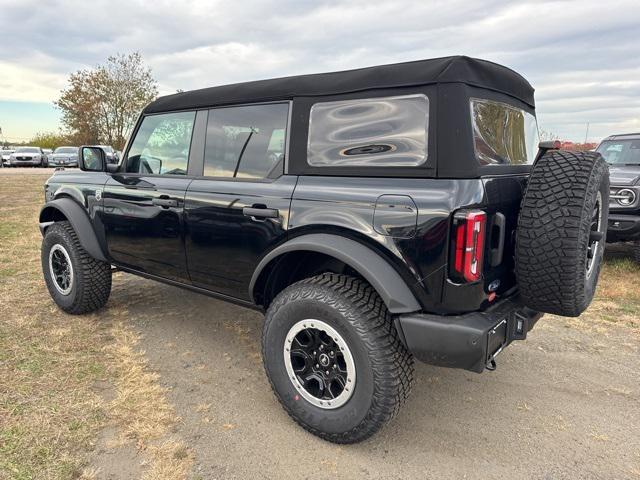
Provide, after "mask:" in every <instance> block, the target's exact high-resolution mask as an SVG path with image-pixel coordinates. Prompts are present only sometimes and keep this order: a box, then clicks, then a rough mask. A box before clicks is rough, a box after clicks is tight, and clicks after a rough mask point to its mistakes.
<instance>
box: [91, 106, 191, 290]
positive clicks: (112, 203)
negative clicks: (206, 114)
mask: <svg viewBox="0 0 640 480" xmlns="http://www.w3.org/2000/svg"><path fill="white" fill-rule="evenodd" d="M195 115H196V113H195V112H178V113H166V114H158V115H150V116H147V117H145V118H144V119H143V120H142V123H141V124H140V127H139V128H138V130H137V132H136V135H135V137H134V140H133V142H132V144H131V147H130V149H129V151H128V153H127V158H126V159H125V160H124V161H125V164H124V169H123V170H124V171H123V172H122V173H118V174H114V175H112V177H111V178H110V179H109V181H108V182H107V184H106V185H105V188H104V192H103V199H104V200H103V201H104V215H103V222H104V226H105V235H106V241H107V248H108V250H109V255H110V256H111V258H112V259H113V260H114V261H115V262H116V263H117V264H119V265H121V266H124V267H128V268H132V269H135V270H139V271H142V272H145V273H149V274H152V275H156V276H159V277H163V278H167V279H170V280H174V281H179V282H188V281H189V275H188V273H187V268H186V260H185V255H184V196H185V192H186V190H187V187H188V185H189V183H190V182H191V180H192V177H190V176H189V175H187V173H188V165H189V155H190V146H191V137H192V132H193V125H194V121H195Z"/></svg>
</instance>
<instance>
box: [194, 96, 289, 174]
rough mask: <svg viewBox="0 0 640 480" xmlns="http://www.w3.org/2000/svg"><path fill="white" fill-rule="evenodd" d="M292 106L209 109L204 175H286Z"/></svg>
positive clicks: (271, 105) (248, 106) (275, 105)
mask: <svg viewBox="0 0 640 480" xmlns="http://www.w3.org/2000/svg"><path fill="white" fill-rule="evenodd" d="M288 114H289V105H288V104H286V103H274V104H264V105H247V106H241V107H226V108H215V109H212V110H209V119H208V121H207V137H206V146H205V152H204V175H205V176H208V177H229V178H267V177H272V176H274V175H277V173H282V171H283V166H284V155H285V143H286V130H287V118H288Z"/></svg>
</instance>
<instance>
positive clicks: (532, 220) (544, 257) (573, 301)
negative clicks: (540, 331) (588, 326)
mask: <svg viewBox="0 0 640 480" xmlns="http://www.w3.org/2000/svg"><path fill="white" fill-rule="evenodd" d="M608 215H609V172H608V167H607V164H606V162H605V161H604V159H603V158H602V156H601V155H600V154H599V153H596V152H566V151H552V152H547V153H545V154H544V155H543V156H542V157H541V158H540V159H539V160H538V161H537V162H536V164H535V165H534V167H533V171H532V173H531V176H530V177H529V181H528V184H527V188H526V191H525V194H524V197H523V199H522V206H521V209H520V216H519V218H518V229H517V233H516V256H515V257H516V275H517V277H518V283H519V286H520V293H521V295H522V298H523V300H524V302H525V304H526V305H527V306H528V307H530V308H532V309H535V310H538V311H540V312H547V313H554V314H557V315H564V316H570V317H575V316H578V315H580V314H581V313H582V312H583V311H584V310H585V309H586V308H587V307H588V306H589V304H590V303H591V300H592V299H593V295H594V293H595V289H596V285H597V282H598V275H599V273H600V264H601V262H602V258H603V254H604V246H605V239H606V238H605V237H606V231H607V219H608Z"/></svg>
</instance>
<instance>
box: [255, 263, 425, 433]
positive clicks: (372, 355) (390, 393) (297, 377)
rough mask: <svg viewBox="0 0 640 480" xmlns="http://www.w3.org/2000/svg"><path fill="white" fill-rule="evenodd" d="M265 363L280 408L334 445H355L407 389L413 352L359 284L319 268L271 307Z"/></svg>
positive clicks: (393, 408) (383, 309) (376, 300)
mask: <svg viewBox="0 0 640 480" xmlns="http://www.w3.org/2000/svg"><path fill="white" fill-rule="evenodd" d="M262 355H263V362H264V367H265V370H266V373H267V376H268V378H269V381H270V382H271V386H272V388H273V390H274V392H275V394H276V396H277V397H278V399H279V400H280V402H281V403H282V405H283V407H284V409H285V410H286V411H287V413H288V414H289V415H290V416H291V417H292V418H293V419H294V420H295V421H296V422H298V423H299V424H300V425H301V426H302V427H303V428H305V429H306V430H308V431H309V432H311V433H313V434H314V435H317V436H319V437H321V438H323V439H325V440H328V441H331V442H335V443H355V442H359V441H362V440H364V439H366V438H368V437H370V436H371V435H373V434H374V433H376V432H377V431H378V430H379V429H380V428H382V426H383V425H385V424H386V423H387V422H388V421H389V420H390V419H391V418H393V417H394V416H395V415H396V413H397V412H398V411H399V409H400V406H401V405H402V404H403V403H404V401H405V399H406V398H407V396H408V395H409V391H410V389H411V382H412V377H413V357H412V356H411V354H410V353H409V352H408V351H407V350H406V348H405V346H404V345H403V344H402V342H401V341H400V339H399V338H398V333H397V331H396V329H395V327H394V325H393V322H392V319H391V315H390V314H389V312H388V311H387V308H386V306H385V304H384V303H383V301H382V299H381V298H380V297H379V295H378V294H377V293H376V291H375V290H374V289H373V288H372V287H371V286H370V285H369V284H368V283H366V282H364V281H362V280H360V279H358V278H354V277H349V276H346V275H339V274H333V273H325V274H322V275H318V276H316V277H312V278H308V279H306V280H302V281H300V282H298V283H295V284H293V285H291V286H289V287H288V288H286V289H285V290H283V291H282V292H281V293H280V294H279V295H278V296H277V297H276V299H275V300H274V301H273V303H272V304H271V305H270V307H269V309H268V310H267V315H266V319H265V323H264V331H263V337H262Z"/></svg>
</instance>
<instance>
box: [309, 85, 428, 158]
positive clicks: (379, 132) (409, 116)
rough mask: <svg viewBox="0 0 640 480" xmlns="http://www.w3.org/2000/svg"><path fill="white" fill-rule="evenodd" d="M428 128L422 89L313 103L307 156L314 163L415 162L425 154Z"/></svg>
mask: <svg viewBox="0 0 640 480" xmlns="http://www.w3.org/2000/svg"><path fill="white" fill-rule="evenodd" d="M428 130H429V99H428V98H427V96H426V95H405V96H400V97H380V98H367V99H360V100H340V101H337V102H323V103H316V104H315V105H313V107H311V114H310V118H309V142H308V145H307V161H308V162H309V165H311V166H314V167H415V166H418V165H422V164H423V163H425V162H426V160H427V137H428Z"/></svg>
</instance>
